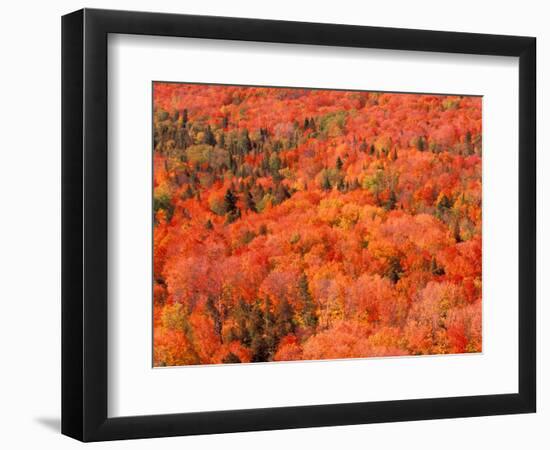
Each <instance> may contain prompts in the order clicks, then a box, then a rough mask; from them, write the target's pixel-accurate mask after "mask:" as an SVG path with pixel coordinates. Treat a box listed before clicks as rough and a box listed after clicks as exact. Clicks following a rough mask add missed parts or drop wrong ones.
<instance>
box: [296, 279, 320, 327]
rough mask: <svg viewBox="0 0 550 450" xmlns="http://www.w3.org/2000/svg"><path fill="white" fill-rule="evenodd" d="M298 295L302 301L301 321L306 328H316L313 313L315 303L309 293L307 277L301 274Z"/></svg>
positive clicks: (315, 316) (315, 315)
mask: <svg viewBox="0 0 550 450" xmlns="http://www.w3.org/2000/svg"><path fill="white" fill-rule="evenodd" d="M298 295H299V297H300V300H301V301H302V304H303V307H302V321H303V323H304V325H305V326H306V327H316V326H317V323H318V319H317V314H316V313H315V302H314V301H313V297H312V296H311V292H310V291H309V284H308V281H307V276H306V274H305V273H303V274H302V275H301V276H300V279H299V280H298Z"/></svg>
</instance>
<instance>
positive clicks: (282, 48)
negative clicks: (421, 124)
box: [108, 36, 518, 417]
mask: <svg viewBox="0 0 550 450" xmlns="http://www.w3.org/2000/svg"><path fill="white" fill-rule="evenodd" d="M189 61H194V62H195V63H194V64H189V63H188V62H189ZM220 66H221V67H232V69H231V70H230V71H229V72H226V71H219V70H216V69H217V68H219V67H220ZM109 67H110V68H111V69H110V71H109V85H108V91H109V92H110V96H109V164H108V166H109V188H110V191H109V193H110V195H109V237H110V239H111V240H110V244H109V251H110V258H109V276H110V278H109V283H110V289H109V388H110V392H109V415H110V416H112V417H114V416H133V415H141V414H163V413H164V414H166V413H177V412H193V411H213V410H223V409H225V410H228V409H245V408H267V407H270V406H273V407H276V406H290V405H311V404H329V403H332V404H334V403H350V402H358V401H380V400H398V399H410V398H429V397H455V396H464V395H482V394H503V393H513V392H517V390H518V377H517V372H518V366H517V322H518V316H517V298H516V297H515V296H513V295H510V293H511V292H517V289H518V287H517V286H518V284H517V279H518V275H517V273H518V270H517V247H518V246H517V235H518V229H517V221H518V219H517V196H518V194H517V166H518V151H517V141H518V135H517V132H518V125H517V124H518V116H517V105H518V60H517V58H510V57H481V56H471V55H445V54H435V53H418V52H416V53H415V52H395V51H393V52H392V51H389V52H388V51H381V50H372V49H342V48H332V49H331V48H326V47H325V48H323V47H318V46H296V45H281V44H265V43H255V44H251V43H240V42H219V41H210V40H208V41H205V40H201V39H181V38H160V37H156V38H151V37H148V36H112V37H110V42H109ZM250 67H254V68H255V69H254V70H250ZM290 67H292V70H288V68H290ZM256 68H257V69H256ZM182 77H183V79H184V80H185V81H191V82H193V81H194V82H210V83H213V82H218V83H219V82H226V83H239V84H258V83H263V84H264V85H271V86H308V87H324V88H346V89H372V90H383V91H392V90H393V91H395V90H402V91H406V92H455V93H460V94H470V95H473V94H483V149H484V151H483V169H484V170H483V228H484V233H483V268H484V269H483V322H484V323H483V354H476V355H472V354H466V355H452V356H427V357H408V358H402V357H401V358H369V359H354V360H345V361H316V362H313V361H301V362H293V363H285V364H282V363H272V364H252V365H242V364H238V365H223V366H219V365H218V366H207V367H204V366H202V367H179V368H164V369H154V370H152V369H151V341H152V329H151V301H152V300H151V285H152V276H151V264H152V263H151V261H152V257H151V242H152V236H151V219H150V218H151V216H152V211H151V201H150V196H151V189H152V186H151V170H152V168H151V163H152V161H151V156H150V155H151V140H152V137H151V80H159V79H162V80H182ZM129 162H131V164H130V163H129ZM497 168H498V170H496V169H497ZM503 198H505V199H507V201H508V202H509V204H506V203H505V202H503V201H502V199H503ZM503 248H506V249H507V258H503V257H502V249H503ZM220 380H223V382H220ZM204 386H208V388H207V389H204V388H202V387H204ZM229 386H230V387H231V388H230V389H228V387H229ZM266 386H267V387H268V388H267V389H266ZM192 387H195V388H194V389H193V388H192Z"/></svg>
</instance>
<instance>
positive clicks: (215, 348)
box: [153, 83, 482, 366]
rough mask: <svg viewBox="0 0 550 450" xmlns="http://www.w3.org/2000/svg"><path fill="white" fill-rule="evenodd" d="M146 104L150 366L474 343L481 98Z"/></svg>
mask: <svg viewBox="0 0 550 450" xmlns="http://www.w3.org/2000/svg"><path fill="white" fill-rule="evenodd" d="M153 102H154V108H153V109H154V111H153V132H154V152H153V158H154V159H153V162H154V192H153V195H154V201H153V209H154V217H153V221H154V310H153V311H154V312H153V314H154V348H153V351H154V365H155V366H173V365H189V364H219V363H239V362H242V363H248V362H265V361H289V360H318V359H332V358H363V357H380V356H398V355H426V354H445V353H465V352H480V351H481V342H482V340H481V247H482V245H481V151H482V149H481V98H478V97H459V96H437V95H417V94H389V93H376V92H350V91H333V90H308V89H282V88H258V87H237V86H219V85H196V84H180V83H177V84H176V83H155V84H154V87H153Z"/></svg>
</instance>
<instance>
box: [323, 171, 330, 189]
mask: <svg viewBox="0 0 550 450" xmlns="http://www.w3.org/2000/svg"><path fill="white" fill-rule="evenodd" d="M321 188H322V189H323V190H324V191H330V190H331V189H332V186H331V185H330V180H329V178H328V173H327V172H326V171H325V172H324V173H323V180H322V181H321Z"/></svg>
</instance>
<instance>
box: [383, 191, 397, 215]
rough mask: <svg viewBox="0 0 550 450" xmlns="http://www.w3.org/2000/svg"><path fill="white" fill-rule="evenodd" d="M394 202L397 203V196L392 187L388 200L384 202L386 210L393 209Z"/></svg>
mask: <svg viewBox="0 0 550 450" xmlns="http://www.w3.org/2000/svg"><path fill="white" fill-rule="evenodd" d="M396 204H397V196H396V195H395V191H394V190H393V188H392V189H391V190H390V196H389V198H388V201H387V202H386V205H385V209H386V211H390V210H392V209H395V205H396Z"/></svg>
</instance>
